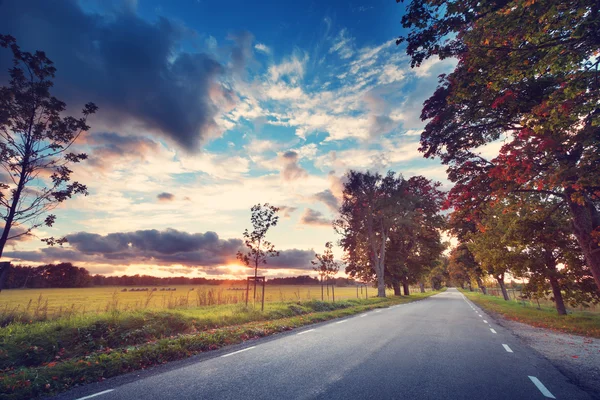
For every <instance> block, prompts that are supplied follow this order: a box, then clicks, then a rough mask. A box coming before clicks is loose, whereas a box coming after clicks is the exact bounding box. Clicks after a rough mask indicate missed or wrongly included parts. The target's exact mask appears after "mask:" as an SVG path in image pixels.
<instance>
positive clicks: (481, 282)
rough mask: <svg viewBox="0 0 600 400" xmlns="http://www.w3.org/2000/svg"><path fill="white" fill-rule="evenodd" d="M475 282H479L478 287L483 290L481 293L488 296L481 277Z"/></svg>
mask: <svg viewBox="0 0 600 400" xmlns="http://www.w3.org/2000/svg"><path fill="white" fill-rule="evenodd" d="M475 280H476V281H477V286H479V289H481V293H483V294H487V290H486V289H485V286H483V281H482V280H481V277H480V276H478V277H477V278H475Z"/></svg>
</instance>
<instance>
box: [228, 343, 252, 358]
mask: <svg viewBox="0 0 600 400" xmlns="http://www.w3.org/2000/svg"><path fill="white" fill-rule="evenodd" d="M255 347H256V346H251V347H246V348H245V349H241V350H238V351H234V352H233V353H229V354H223V355H222V356H221V358H223V357H229V356H232V355H234V354H238V353H241V352H243V351H248V350H251V349H253V348H255Z"/></svg>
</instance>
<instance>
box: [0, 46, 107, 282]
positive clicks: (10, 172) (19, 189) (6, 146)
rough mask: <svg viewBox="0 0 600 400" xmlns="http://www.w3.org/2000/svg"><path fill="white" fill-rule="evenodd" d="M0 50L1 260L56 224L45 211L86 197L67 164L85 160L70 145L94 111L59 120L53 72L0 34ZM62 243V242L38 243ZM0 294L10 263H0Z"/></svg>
mask: <svg viewBox="0 0 600 400" xmlns="http://www.w3.org/2000/svg"><path fill="white" fill-rule="evenodd" d="M0 46H1V47H3V48H8V49H10V51H11V52H12V56H13V66H12V68H10V70H9V76H10V81H9V85H8V86H3V87H1V88H0V166H2V168H3V169H4V173H3V174H2V176H1V177H0V215H1V218H2V219H3V220H4V226H3V227H2V235H1V236H0V257H1V256H2V254H3V252H4V248H5V246H6V243H7V242H8V241H9V240H11V239H15V238H17V237H19V236H23V235H30V234H32V232H33V231H34V229H36V228H38V227H41V226H44V225H45V226H52V225H53V224H54V222H55V221H56V216H55V215H54V214H48V212H49V211H51V210H52V209H54V208H55V207H57V206H58V204H60V203H62V202H63V201H65V200H67V199H69V198H71V197H72V196H73V195H76V194H84V195H86V194H87V188H86V186H85V185H83V184H81V183H79V182H71V174H72V172H73V171H72V170H71V169H70V165H71V164H76V163H79V162H81V161H83V160H85V159H86V158H87V155H86V154H85V153H75V152H72V151H71V149H72V145H73V144H74V143H75V141H76V140H77V139H78V138H79V136H80V134H81V133H82V132H83V131H86V130H88V129H89V126H87V124H86V119H87V117H88V116H89V115H90V114H93V113H94V112H95V111H96V110H97V107H96V106H95V105H94V104H93V103H88V104H86V105H85V107H84V109H83V111H82V113H83V116H82V117H81V118H74V117H70V116H62V114H63V112H64V111H65V108H66V105H65V103H63V102H62V101H60V100H58V99H57V98H55V97H53V96H52V95H51V94H50V89H51V88H52V86H53V81H52V80H53V78H54V74H55V72H56V69H55V68H54V66H53V64H52V61H50V60H49V59H48V58H47V57H46V55H45V54H44V52H42V51H36V52H35V53H34V54H31V53H28V52H24V51H21V49H20V48H19V46H18V45H17V43H16V40H15V39H14V38H13V37H12V36H7V35H0ZM43 240H44V241H45V242H46V243H48V244H50V245H53V244H55V243H64V242H65V241H66V239H64V238H56V239H55V238H53V237H51V238H47V239H43ZM0 265H2V267H0V290H2V287H3V285H4V281H5V279H6V277H7V275H8V269H9V268H10V263H1V264H0Z"/></svg>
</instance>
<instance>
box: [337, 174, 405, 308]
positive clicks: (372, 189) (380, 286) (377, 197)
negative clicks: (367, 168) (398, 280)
mask: <svg viewBox="0 0 600 400" xmlns="http://www.w3.org/2000/svg"><path fill="white" fill-rule="evenodd" d="M343 193H344V198H343V202H342V206H341V207H340V218H339V219H337V220H336V221H334V228H335V230H336V232H337V233H339V234H341V235H342V239H341V240H340V245H341V246H342V247H343V248H344V250H345V251H346V252H347V253H353V252H355V253H356V254H351V255H350V261H351V262H350V263H349V264H348V267H347V268H346V272H347V273H350V275H351V276H353V277H354V276H361V277H368V276H369V275H370V274H374V275H375V276H376V278H377V296H378V297H385V286H386V285H385V257H386V246H387V241H388V238H389V234H390V230H391V228H392V227H393V226H394V225H396V224H397V223H398V222H399V221H400V219H401V218H402V217H403V216H404V214H405V213H404V211H403V210H405V209H406V207H407V200H406V196H402V194H403V193H406V181H405V180H404V179H403V178H402V177H401V176H399V177H396V176H395V174H394V173H393V172H391V171H390V172H388V173H387V175H386V176H385V177H384V176H381V175H380V174H378V173H375V174H372V173H370V172H366V173H363V172H357V171H349V172H348V174H347V175H346V182H345V183H344V192H343ZM359 257H360V258H359ZM365 258H367V259H368V267H369V270H370V271H369V272H358V271H353V269H354V268H359V269H363V268H364V267H365V265H360V264H358V263H356V261H359V260H360V259H363V260H364V259H365ZM371 271H372V272H371Z"/></svg>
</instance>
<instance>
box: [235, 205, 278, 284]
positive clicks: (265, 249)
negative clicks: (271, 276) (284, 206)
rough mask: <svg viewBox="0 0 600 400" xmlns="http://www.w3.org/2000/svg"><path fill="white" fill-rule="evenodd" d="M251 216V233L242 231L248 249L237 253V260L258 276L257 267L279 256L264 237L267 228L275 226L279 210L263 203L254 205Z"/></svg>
mask: <svg viewBox="0 0 600 400" xmlns="http://www.w3.org/2000/svg"><path fill="white" fill-rule="evenodd" d="M250 211H251V213H252V215H251V217H250V221H251V222H252V232H249V231H248V229H246V230H244V244H245V245H246V247H247V248H248V250H247V251H246V253H244V252H241V251H238V253H237V258H238V260H240V261H241V262H243V263H244V265H246V266H247V267H253V268H254V275H255V276H256V275H257V274H258V266H259V265H263V264H266V263H267V258H268V257H277V256H279V251H276V250H275V246H274V245H273V244H272V243H270V242H268V241H267V240H266V239H265V237H266V235H267V232H268V231H269V228H270V227H272V226H276V225H277V222H278V221H279V217H278V216H277V212H278V211H279V208H277V207H274V206H271V205H269V204H268V203H265V204H264V205H260V204H256V205H255V206H253V207H252V208H251V209H250Z"/></svg>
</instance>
